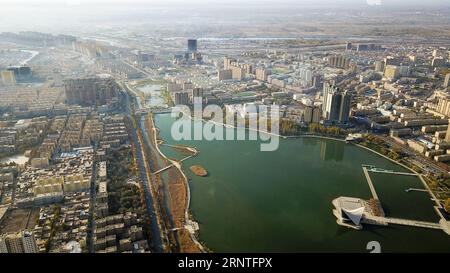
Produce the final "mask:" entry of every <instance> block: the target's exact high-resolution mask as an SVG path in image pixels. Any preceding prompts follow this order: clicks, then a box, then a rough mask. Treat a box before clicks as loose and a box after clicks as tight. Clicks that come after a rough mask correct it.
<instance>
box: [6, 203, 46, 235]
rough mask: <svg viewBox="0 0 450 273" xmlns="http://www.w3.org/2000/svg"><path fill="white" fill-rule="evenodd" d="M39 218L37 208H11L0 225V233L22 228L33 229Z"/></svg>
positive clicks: (16, 230)
mask: <svg viewBox="0 0 450 273" xmlns="http://www.w3.org/2000/svg"><path fill="white" fill-rule="evenodd" d="M38 218H39V208H30V209H11V210H9V211H8V212H7V213H6V215H5V216H4V219H3V220H2V223H1V225H0V233H8V232H18V231H20V230H24V229H33V228H34V225H35V224H36V220H37V219H38Z"/></svg>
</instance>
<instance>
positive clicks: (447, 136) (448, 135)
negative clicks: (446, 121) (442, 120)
mask: <svg viewBox="0 0 450 273" xmlns="http://www.w3.org/2000/svg"><path fill="white" fill-rule="evenodd" d="M445 142H450V125H449V126H448V127H447V133H446V134H445Z"/></svg>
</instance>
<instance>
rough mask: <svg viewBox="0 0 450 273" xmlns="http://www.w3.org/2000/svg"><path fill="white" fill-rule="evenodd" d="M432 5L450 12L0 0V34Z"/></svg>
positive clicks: (267, 3)
mask: <svg viewBox="0 0 450 273" xmlns="http://www.w3.org/2000/svg"><path fill="white" fill-rule="evenodd" d="M99 5H101V6H99ZM436 5H439V6H446V7H447V8H446V10H450V0H0V32H4V31H13V32H14V31H20V30H37V31H43V32H61V31H66V30H71V31H76V30H78V29H79V27H80V26H83V27H86V26H87V27H91V26H105V25H107V24H110V25H114V24H115V25H120V26H123V25H133V24H139V23H151V24H157V23H161V22H163V23H164V24H175V23H178V24H181V25H184V24H185V22H186V23H188V24H189V23H191V22H195V23H197V24H203V25H205V24H206V25H208V21H207V20H210V21H209V22H211V20H212V21H213V22H214V19H215V18H217V19H221V20H226V21H227V22H235V21H236V20H238V21H239V20H241V21H245V20H247V22H248V23H250V24H251V23H253V22H255V21H254V20H255V19H260V20H265V21H266V22H270V20H280V19H283V18H290V17H289V16H294V15H297V14H300V13H305V11H307V10H308V9H311V8H318V10H319V11H320V12H324V13H326V12H333V13H335V12H340V11H349V10H359V11H366V10H367V11H371V10H374V9H375V10H377V9H378V7H380V8H381V9H383V8H389V9H390V7H393V6H397V7H399V8H400V9H410V8H415V9H417V10H419V11H420V6H422V7H423V6H428V7H432V6H436ZM339 10H340V11H339ZM437 10H438V11H439V10H441V9H440V7H439V9H437ZM379 12H380V13H384V11H379ZM256 17H258V18H256ZM180 20H185V21H183V22H181V21H180ZM180 22H181V23H180Z"/></svg>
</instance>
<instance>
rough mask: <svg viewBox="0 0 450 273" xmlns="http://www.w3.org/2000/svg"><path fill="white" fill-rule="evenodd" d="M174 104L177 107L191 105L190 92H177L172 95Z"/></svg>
mask: <svg viewBox="0 0 450 273" xmlns="http://www.w3.org/2000/svg"><path fill="white" fill-rule="evenodd" d="M172 98H173V102H174V104H175V105H180V104H183V105H186V104H188V103H189V93H188V92H175V93H173V95H172Z"/></svg>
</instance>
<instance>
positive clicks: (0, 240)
mask: <svg viewBox="0 0 450 273" xmlns="http://www.w3.org/2000/svg"><path fill="white" fill-rule="evenodd" d="M0 253H38V248H37V245H36V239H35V238H34V234H33V232H31V231H20V232H17V233H11V234H2V235H0Z"/></svg>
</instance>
